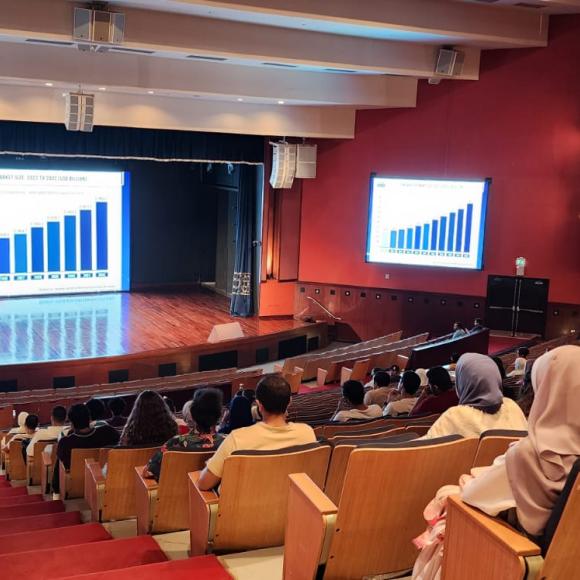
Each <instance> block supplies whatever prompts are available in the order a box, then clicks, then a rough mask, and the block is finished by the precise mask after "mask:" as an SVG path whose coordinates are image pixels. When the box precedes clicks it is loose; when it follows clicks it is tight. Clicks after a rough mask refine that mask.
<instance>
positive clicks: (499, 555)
mask: <svg viewBox="0 0 580 580" xmlns="http://www.w3.org/2000/svg"><path fill="white" fill-rule="evenodd" d="M579 466H580V460H577V461H576V464H575V466H574V469H573V470H572V471H571V473H570V475H569V477H568V481H567V482H566V486H565V488H564V491H563V492H562V494H561V495H560V497H559V499H558V501H557V503H556V506H555V507H554V511H553V513H552V516H551V518H550V520H549V521H548V525H547V527H546V530H548V531H549V534H548V535H550V534H551V533H553V537H548V538H544V539H543V542H542V543H543V545H542V547H540V545H537V544H535V543H534V542H533V541H531V540H530V539H528V537H526V536H524V535H523V534H521V533H520V532H517V531H516V530H514V529H513V528H511V527H510V526H508V525H507V524H506V523H504V522H503V521H501V520H499V519H497V518H492V517H490V516H488V515H486V514H484V513H482V512H480V511H479V510H476V509H474V508H472V507H470V506H468V505H467V504H465V503H463V502H462V501H461V500H460V499H459V498H458V497H450V498H449V501H448V508H447V526H446V533H445V545H444V556H443V567H442V572H443V576H442V577H443V578H445V580H464V579H465V578H469V579H470V580H487V579H488V578H501V579H502V580H523V579H530V580H532V579H533V578H542V579H545V580H560V579H562V580H564V579H565V580H578V579H580V567H579V566H578V536H579V534H580V476H579V475H578V471H579V470H578V468H579ZM550 540H551V541H550ZM542 556H543V557H542Z"/></svg>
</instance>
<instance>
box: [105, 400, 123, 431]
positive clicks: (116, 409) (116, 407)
mask: <svg viewBox="0 0 580 580" xmlns="http://www.w3.org/2000/svg"><path fill="white" fill-rule="evenodd" d="M126 408H127V404H126V403H125V399H123V397H113V398H112V399H111V400H110V401H109V411H111V415H112V417H111V418H110V419H108V420H107V423H108V424H109V425H110V426H111V427H115V429H119V428H121V427H124V426H125V423H127V417H126V416H125V409H126Z"/></svg>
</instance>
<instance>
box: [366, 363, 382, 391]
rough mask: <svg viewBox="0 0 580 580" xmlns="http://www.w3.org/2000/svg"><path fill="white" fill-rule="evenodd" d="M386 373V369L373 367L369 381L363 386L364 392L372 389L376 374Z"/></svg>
mask: <svg viewBox="0 0 580 580" xmlns="http://www.w3.org/2000/svg"><path fill="white" fill-rule="evenodd" d="M384 372H387V371H386V369H382V368H380V367H373V368H372V369H371V380H370V381H369V382H368V383H366V384H365V391H368V390H369V389H372V388H373V387H374V386H375V384H374V380H375V376H376V375H377V373H384Z"/></svg>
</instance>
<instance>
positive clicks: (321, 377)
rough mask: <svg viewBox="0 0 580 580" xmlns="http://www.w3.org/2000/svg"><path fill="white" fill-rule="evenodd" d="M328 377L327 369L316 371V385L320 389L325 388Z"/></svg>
mask: <svg viewBox="0 0 580 580" xmlns="http://www.w3.org/2000/svg"><path fill="white" fill-rule="evenodd" d="M327 376H328V371H327V370H326V369H321V368H319V369H318V370H317V371H316V384H317V385H318V386H319V387H323V386H324V385H325V384H326V377H327Z"/></svg>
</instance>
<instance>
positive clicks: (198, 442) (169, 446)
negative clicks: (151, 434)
mask: <svg viewBox="0 0 580 580" xmlns="http://www.w3.org/2000/svg"><path fill="white" fill-rule="evenodd" d="M239 398H240V399H242V398H244V397H241V396H240V397H239ZM245 401H246V403H247V404H248V405H250V402H249V401H248V400H247V399H245ZM222 403H223V396H222V392H221V391H220V390H218V389H197V390H196V391H195V392H194V394H193V400H192V402H191V405H190V407H189V413H190V417H191V423H192V428H191V431H189V433H188V434H187V435H177V436H175V437H172V438H171V439H169V441H167V443H165V445H163V447H162V448H161V450H160V451H158V452H157V453H156V454H155V455H154V456H153V457H152V458H151V459H150V460H149V463H148V464H147V467H146V468H145V473H144V474H143V475H144V477H147V478H154V479H155V480H157V481H159V475H160V474H161V463H162V461H163V454H164V453H165V452H166V451H212V450H215V449H217V448H218V447H219V446H220V444H221V443H222V441H223V440H224V438H225V435H222V434H221V433H216V425H217V423H218V421H219V419H220V417H221V414H222Z"/></svg>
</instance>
